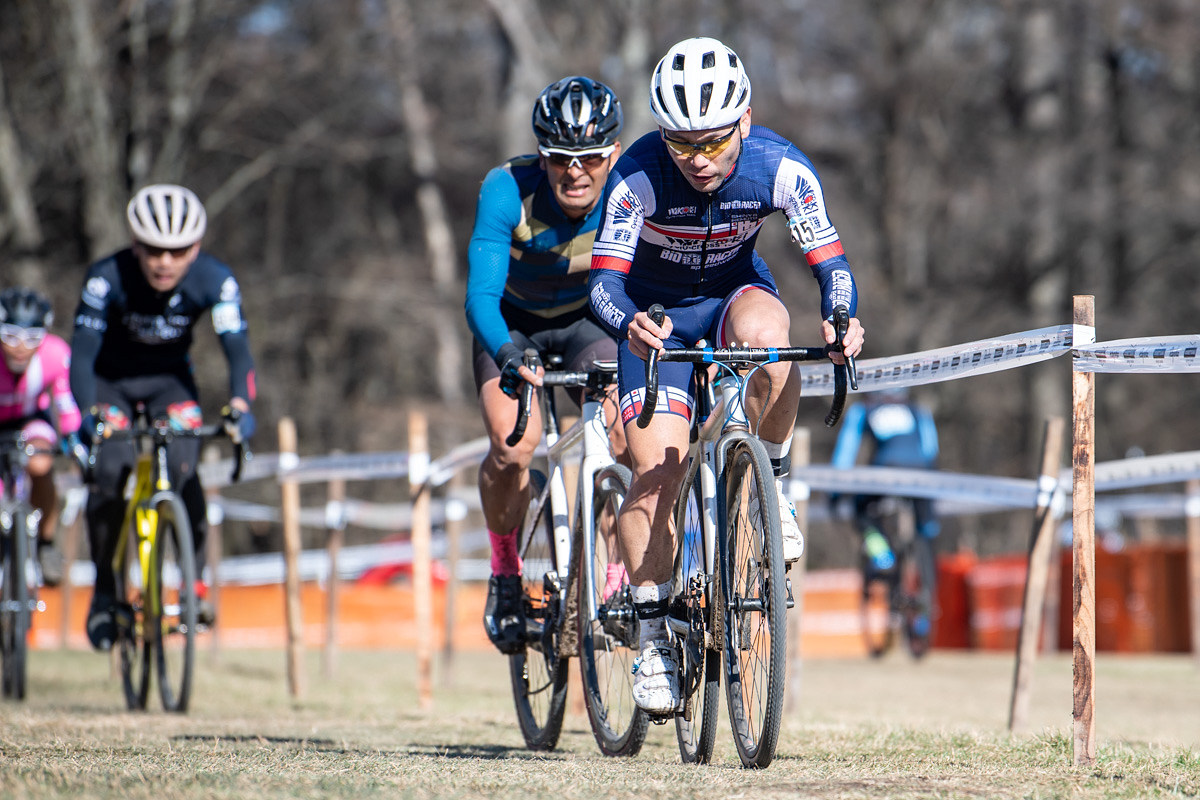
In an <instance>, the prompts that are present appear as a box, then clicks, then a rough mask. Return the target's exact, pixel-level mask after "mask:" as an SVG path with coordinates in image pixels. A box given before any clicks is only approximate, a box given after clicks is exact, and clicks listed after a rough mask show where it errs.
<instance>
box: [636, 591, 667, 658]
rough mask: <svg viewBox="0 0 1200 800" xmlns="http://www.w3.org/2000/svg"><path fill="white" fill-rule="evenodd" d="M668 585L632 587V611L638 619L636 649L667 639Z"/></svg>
mask: <svg viewBox="0 0 1200 800" xmlns="http://www.w3.org/2000/svg"><path fill="white" fill-rule="evenodd" d="M670 591H671V584H670V583H658V584H655V585H654V586H634V587H633V610H634V612H635V613H636V614H637V618H638V649H639V650H645V649H646V645H647V644H649V643H650V642H652V641H653V642H664V641H665V640H666V638H667V594H668V593H669V592H670Z"/></svg>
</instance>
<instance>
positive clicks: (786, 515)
mask: <svg viewBox="0 0 1200 800" xmlns="http://www.w3.org/2000/svg"><path fill="white" fill-rule="evenodd" d="M775 491H776V493H777V494H778V495H779V529H780V533H782V534H783V561H784V563H785V564H789V565H790V564H793V563H795V562H797V561H799V560H800V556H802V555H804V534H802V533H801V532H800V523H799V522H797V521H796V507H795V506H793V505H792V501H791V500H788V498H787V495H786V494H784V491H783V481H782V480H780V479H779V478H776V479H775Z"/></svg>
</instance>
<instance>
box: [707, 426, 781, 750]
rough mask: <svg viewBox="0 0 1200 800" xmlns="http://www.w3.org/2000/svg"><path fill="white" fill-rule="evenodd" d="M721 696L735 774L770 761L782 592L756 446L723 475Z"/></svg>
mask: <svg viewBox="0 0 1200 800" xmlns="http://www.w3.org/2000/svg"><path fill="white" fill-rule="evenodd" d="M723 483H724V490H725V498H726V499H725V512H726V513H725V517H726V519H725V522H726V540H725V541H726V544H725V547H724V548H723V549H724V554H725V564H724V571H723V573H722V586H723V588H724V594H725V631H724V644H725V696H726V704H727V708H728V710H729V722H730V726H731V727H732V729H733V739H734V745H735V746H736V747H737V751H738V756H739V757H740V758H741V761H742V766H744V767H748V768H755V769H762V768H765V767H767V766H768V765H770V763H771V761H772V760H773V759H774V757H775V747H776V745H777V744H778V741H779V726H780V723H781V722H782V716H783V693H784V689H785V685H786V680H787V585H786V582H785V574H786V567H785V565H784V562H783V538H782V533H781V530H780V522H779V501H778V499H777V494H776V490H775V478H774V475H773V474H772V471H771V460H770V458H768V456H767V453H766V450H765V449H764V448H763V446H762V443H761V442H759V441H758V440H757V439H752V438H748V439H743V440H741V441H739V442H737V443H736V444H734V445H733V447H732V448H731V450H730V452H729V457H728V459H727V463H726V467H725V472H724V479H723Z"/></svg>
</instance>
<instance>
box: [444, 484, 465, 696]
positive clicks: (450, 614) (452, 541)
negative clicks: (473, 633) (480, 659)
mask: <svg viewBox="0 0 1200 800" xmlns="http://www.w3.org/2000/svg"><path fill="white" fill-rule="evenodd" d="M462 482H463V478H462V472H461V471H459V472H455V473H454V474H453V475H452V476H451V477H450V482H449V484H448V485H447V486H446V497H445V498H444V499H445V507H446V514H445V516H446V571H447V573H448V576H447V580H446V636H445V639H444V641H443V644H442V686H445V687H450V686H453V685H454V629H455V627H456V625H455V622H456V617H457V615H458V558H459V540H460V539H461V538H462V528H463V521H462V518H461V517H460V515H459V514H457V513H451V512H452V509H456V508H458V507H459V501H458V500H457V499H455V495H457V494H458V490H459V489H460V488H461V487H462Z"/></svg>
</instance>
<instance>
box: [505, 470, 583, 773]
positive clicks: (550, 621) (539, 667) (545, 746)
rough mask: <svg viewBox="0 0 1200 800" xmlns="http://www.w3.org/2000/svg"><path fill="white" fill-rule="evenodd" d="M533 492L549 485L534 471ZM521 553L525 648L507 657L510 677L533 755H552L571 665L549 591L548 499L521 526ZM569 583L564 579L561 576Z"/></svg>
mask: <svg viewBox="0 0 1200 800" xmlns="http://www.w3.org/2000/svg"><path fill="white" fill-rule="evenodd" d="M529 477H530V481H529V483H530V492H531V496H532V497H535V498H536V497H538V496H539V495H540V494H541V491H542V489H543V487H544V486H545V485H546V478H545V476H544V475H542V474H541V473H540V472H537V471H533V470H531V471H530V474H529ZM519 535H520V536H521V540H520V541H518V543H517V547H518V552H519V553H520V554H521V558H522V559H523V564H522V567H521V583H522V594H523V596H524V597H523V601H522V602H523V604H524V611H525V630H526V641H525V647H524V649H523V650H522V651H521V652H519V653H515V654H513V655H510V656H509V657H508V671H509V678H510V681H511V683H512V692H513V703H514V705H515V706H516V711H517V724H518V725H519V726H520V728H521V735H522V736H523V737H524V739H525V745H526V747H528V748H529V749H530V750H553V749H554V748H555V747H557V746H558V737H559V735H560V734H561V733H562V725H563V715H564V714H565V713H566V706H567V678H568V675H569V671H568V664H569V661H568V660H567V658H566V657H565V656H562V655H561V654H560V653H559V652H558V649H559V648H558V640H559V636H560V631H559V628H558V626H559V623H560V620H559V619H558V607H559V603H558V601H557V597H554V596H553V595H552V594H550V593H548V592H547V585H548V583H553V581H549V582H548V581H547V574H548V573H549V572H552V571H553V570H554V565H555V564H556V563H557V561H556V559H555V546H554V525H553V520H552V519H551V509H550V502H549V499H548V498H547V500H546V502H545V503H543V504H542V506H541V508H540V509H539V510H538V511H537V517H536V519H534V520H533V524H532V525H523V526H522V527H521V530H520V533H519ZM562 577H563V579H564V580H565V578H566V576H562Z"/></svg>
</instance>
